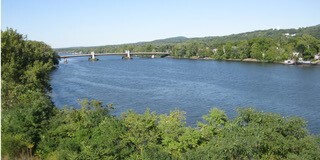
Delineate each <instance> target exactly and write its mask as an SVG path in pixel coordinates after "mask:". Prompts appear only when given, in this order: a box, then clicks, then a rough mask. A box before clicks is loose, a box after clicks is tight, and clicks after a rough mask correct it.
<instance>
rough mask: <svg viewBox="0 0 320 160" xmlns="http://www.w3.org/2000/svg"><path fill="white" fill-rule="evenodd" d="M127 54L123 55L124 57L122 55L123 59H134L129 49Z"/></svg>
mask: <svg viewBox="0 0 320 160" xmlns="http://www.w3.org/2000/svg"><path fill="white" fill-rule="evenodd" d="M125 54H126V55H125V56H123V57H122V59H132V58H131V54H130V51H129V50H125Z"/></svg>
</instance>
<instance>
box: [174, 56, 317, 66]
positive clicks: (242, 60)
mask: <svg viewBox="0 0 320 160" xmlns="http://www.w3.org/2000/svg"><path fill="white" fill-rule="evenodd" d="M168 57H170V58H174V59H191V60H214V61H234V62H254V63H274V64H285V65H290V64H286V63H284V62H269V61H262V60H257V59H254V58H246V59H214V58H211V57H204V58H200V57H196V56H193V57H190V58H178V57H173V56H168ZM316 62H317V64H296V65H319V64H320V60H318V61H316Z"/></svg>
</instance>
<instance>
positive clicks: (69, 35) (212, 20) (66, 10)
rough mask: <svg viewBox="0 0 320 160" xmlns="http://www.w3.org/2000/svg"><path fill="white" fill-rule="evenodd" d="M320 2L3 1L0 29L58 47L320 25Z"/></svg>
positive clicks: (205, 0) (266, 0) (203, 0)
mask: <svg viewBox="0 0 320 160" xmlns="http://www.w3.org/2000/svg"><path fill="white" fill-rule="evenodd" d="M319 7H320V1H319V0H241V1H240V0H158V1H156V0H2V4H1V12H2V13H1V29H2V30H4V29H6V28H7V27H9V28H14V29H17V30H18V32H19V33H22V34H25V35H27V36H28V39H30V40H38V41H44V42H46V43H47V44H49V45H51V46H52V47H54V48H60V47H74V46H97V45H107V44H122V43H132V42H140V41H151V40H155V39H162V38H168V37H175V36H186V37H204V36H221V35H229V34H233V33H241V32H247V31H253V30H260V29H270V28H277V27H279V28H298V27H306V26H312V25H317V24H320V9H319Z"/></svg>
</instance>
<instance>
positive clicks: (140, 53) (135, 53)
mask: <svg viewBox="0 0 320 160" xmlns="http://www.w3.org/2000/svg"><path fill="white" fill-rule="evenodd" d="M114 55H122V56H125V55H127V53H96V54H94V56H114ZM130 55H170V53H168V52H131V53H130ZM87 56H90V57H91V56H92V55H91V54H73V55H65V56H60V58H71V57H87Z"/></svg>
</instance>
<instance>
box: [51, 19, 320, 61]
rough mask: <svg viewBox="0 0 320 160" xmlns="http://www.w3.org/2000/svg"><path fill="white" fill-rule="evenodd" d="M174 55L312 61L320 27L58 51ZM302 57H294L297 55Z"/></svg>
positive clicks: (318, 47)
mask: <svg viewBox="0 0 320 160" xmlns="http://www.w3.org/2000/svg"><path fill="white" fill-rule="evenodd" d="M124 50H131V51H133V52H139V51H140V52H143V51H146V52H151V51H158V52H166V51H169V52H171V56H173V57H176V58H212V59H223V60H225V59H239V60H243V59H247V58H251V59H257V60H260V61H265V62H280V61H283V60H287V59H297V58H299V57H301V58H303V59H304V60H312V59H314V56H315V55H316V54H318V53H319V52H320V25H317V26H312V27H306V28H299V29H281V30H277V29H269V30H259V31H253V32H246V33H240V34H233V35H229V36H221V37H204V38H186V37H173V38H168V39H162V40H155V41H151V42H139V43H132V44H123V45H107V46H97V47H74V48H60V49H56V51H57V52H60V53H66V52H69V53H71V52H72V53H90V52H95V53H113V52H123V51H124ZM294 52H298V53H299V55H298V56H297V57H294V55H293V53H294Z"/></svg>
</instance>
